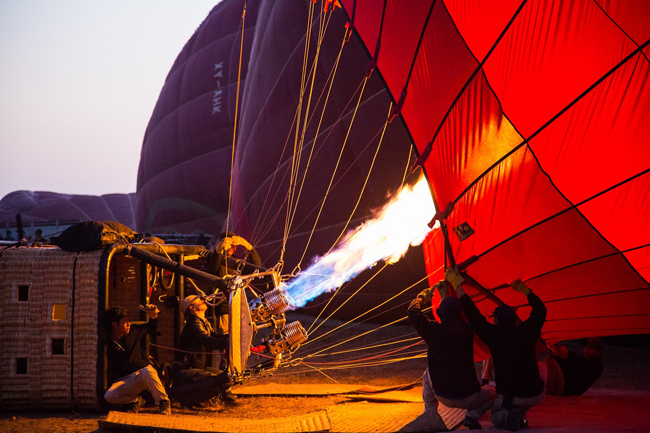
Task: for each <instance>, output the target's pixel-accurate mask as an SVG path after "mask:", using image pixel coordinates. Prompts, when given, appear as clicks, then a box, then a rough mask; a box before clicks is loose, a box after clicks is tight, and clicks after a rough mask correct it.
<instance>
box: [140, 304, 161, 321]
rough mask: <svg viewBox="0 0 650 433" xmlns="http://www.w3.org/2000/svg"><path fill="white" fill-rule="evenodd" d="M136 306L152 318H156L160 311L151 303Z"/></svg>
mask: <svg viewBox="0 0 650 433" xmlns="http://www.w3.org/2000/svg"><path fill="white" fill-rule="evenodd" d="M138 308H140V311H144V313H145V314H146V315H147V316H149V317H150V318H152V319H155V318H157V317H158V313H160V310H159V309H158V307H157V306H155V305H153V304H147V305H140V306H139V307H138Z"/></svg>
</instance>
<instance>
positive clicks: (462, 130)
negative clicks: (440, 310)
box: [341, 0, 650, 341]
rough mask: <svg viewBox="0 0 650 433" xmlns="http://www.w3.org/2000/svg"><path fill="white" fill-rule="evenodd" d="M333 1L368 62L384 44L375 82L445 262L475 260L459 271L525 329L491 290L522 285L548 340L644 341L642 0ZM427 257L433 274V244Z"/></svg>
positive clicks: (647, 102)
mask: <svg viewBox="0 0 650 433" xmlns="http://www.w3.org/2000/svg"><path fill="white" fill-rule="evenodd" d="M341 3H342V4H343V7H344V9H345V10H346V12H347V14H348V15H349V16H350V17H354V20H353V22H352V24H353V26H354V28H355V30H356V31H357V32H358V35H359V36H360V37H361V39H362V40H363V42H364V43H365V45H366V47H367V48H368V51H370V52H373V53H374V52H375V47H376V46H377V42H378V40H379V39H380V40H381V48H380V51H379V53H380V55H379V56H378V58H377V60H378V62H377V72H378V73H380V74H381V76H382V77H383V79H384V80H385V81H386V84H387V87H388V89H389V91H390V93H391V95H392V97H393V99H394V100H395V101H398V100H400V97H401V95H403V94H404V92H405V94H406V97H405V98H404V100H403V105H402V109H401V116H402V119H403V121H404V123H405V124H406V125H407V128H408V130H409V132H410V135H411V137H412V138H413V141H414V144H415V145H416V147H417V149H418V151H419V154H420V155H421V162H422V163H423V168H424V171H425V172H426V174H427V176H428V179H429V181H430V183H431V186H432V191H433V195H434V198H435V200H436V202H437V204H438V205H439V207H440V208H444V207H445V206H446V205H447V204H448V203H453V204H454V208H453V211H452V212H451V214H450V216H449V219H448V226H449V229H450V241H451V249H452V252H453V255H454V257H455V258H456V260H457V261H458V262H462V261H463V260H465V259H468V258H469V257H471V256H473V255H476V256H477V257H478V258H479V260H478V261H477V262H476V263H474V264H472V265H470V266H469V267H468V268H467V273H468V274H469V275H470V276H471V277H472V278H474V279H475V280H476V281H477V282H478V283H479V284H480V285H481V286H482V287H483V288H486V289H488V290H489V289H493V288H496V289H494V290H491V293H492V294H494V295H496V296H497V297H498V298H499V299H500V300H501V301H503V302H505V303H507V304H509V305H513V306H522V307H521V308H520V311H518V312H519V314H520V316H521V317H523V318H525V317H527V316H528V311H529V310H528V309H527V308H526V307H525V306H523V305H524V304H526V302H525V300H524V299H523V298H522V297H521V295H520V294H518V293H515V292H514V291H512V290H510V289H508V288H497V287H498V286H500V285H503V284H505V283H509V282H511V281H512V280H514V279H516V278H522V279H523V280H524V281H525V282H526V283H527V284H528V285H529V286H530V287H531V288H532V289H533V290H534V291H535V292H536V293H537V294H538V295H539V296H540V297H541V298H542V300H543V301H544V302H545V304H546V305H547V307H548V317H547V322H546V324H545V326H544V330H543V335H542V337H543V338H545V339H547V340H552V341H557V340H564V339H572V338H581V337H587V336H592V335H600V336H605V335H618V334H635V333H648V332H650V311H649V306H650V290H649V289H650V287H649V284H648V280H649V279H650V228H649V227H648V222H650V198H649V197H650V194H649V193H650V145H648V143H650V122H648V116H649V115H650V86H648V83H649V80H648V78H649V77H650V74H649V69H650V63H649V61H648V54H649V52H648V51H649V48H648V43H649V42H650V40H649V38H650V26H648V25H647V23H648V22H650V3H648V2H618V1H593V0H576V1H571V2H551V1H528V2H527V1H523V2H521V1H510V2H507V1H504V2H474V3H473V4H472V6H471V7H470V6H468V4H467V2H464V1H458V0H456V1H454V0H444V1H440V0H438V1H434V0H428V1H418V2H408V4H406V3H405V2H403V1H399V0H386V1H385V2H384V1H383V0H382V1H379V0H341ZM462 223H467V224H468V225H469V226H470V227H471V228H472V229H473V230H474V232H475V233H474V234H473V235H472V236H470V237H468V238H467V239H466V240H464V241H460V239H459V238H458V237H457V236H456V235H455V234H454V232H453V231H451V229H452V228H454V227H457V226H459V225H460V224H462ZM425 255H426V256H427V265H428V269H429V270H430V272H431V271H432V270H433V269H437V268H438V267H439V266H440V264H441V263H442V257H443V253H442V236H441V235H440V233H438V232H433V233H432V234H431V235H430V237H429V238H428V240H427V241H426V242H425ZM440 277H441V275H440V273H438V274H436V275H432V276H431V280H432V281H437V280H438V279H439V278H440ZM479 290H480V289H479ZM469 291H470V294H471V295H472V296H474V297H475V299H476V300H477V301H478V306H479V307H480V308H481V310H482V311H483V312H484V313H488V314H489V313H490V312H491V311H492V310H493V309H494V307H495V306H496V304H495V303H494V302H492V301H490V300H487V299H486V298H485V296H484V295H483V294H482V293H480V292H477V291H476V290H473V289H470V290H469Z"/></svg>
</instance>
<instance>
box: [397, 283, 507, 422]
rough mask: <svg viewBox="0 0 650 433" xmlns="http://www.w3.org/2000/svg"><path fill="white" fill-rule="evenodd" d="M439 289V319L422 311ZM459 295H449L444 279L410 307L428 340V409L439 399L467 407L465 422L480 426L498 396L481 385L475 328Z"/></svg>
mask: <svg viewBox="0 0 650 433" xmlns="http://www.w3.org/2000/svg"><path fill="white" fill-rule="evenodd" d="M436 289H437V290H438V292H439V294H440V297H441V299H442V300H441V302H440V305H439V306H438V309H437V310H436V312H437V313H438V317H439V318H440V322H437V321H436V320H432V319H430V318H429V317H427V316H426V315H425V314H424V313H423V309H424V308H425V307H427V306H429V305H431V299H432V297H433V291H434V290H436ZM461 310H462V307H461V304H460V301H459V300H458V298H456V297H453V296H449V289H448V283H447V281H445V280H441V281H440V282H438V283H437V284H436V285H435V286H434V287H432V288H430V289H426V290H424V291H423V292H421V293H420V294H419V295H418V296H417V297H416V298H415V299H414V300H413V301H411V304H410V305H409V308H408V319H409V322H410V323H411V326H413V328H414V329H415V330H416V331H417V332H418V334H419V335H420V337H422V339H423V340H424V341H425V342H426V344H427V348H428V349H427V360H428V367H429V368H428V370H427V371H426V372H425V377H424V381H423V399H424V403H425V412H426V411H427V410H430V409H432V408H435V405H436V403H435V402H436V401H439V402H440V403H442V404H443V405H444V406H446V407H451V408H459V409H466V410H467V412H466V414H465V418H464V420H463V425H464V426H466V427H468V428H470V429H480V428H481V424H480V423H479V420H480V419H481V417H482V416H483V414H485V412H487V411H488V410H489V409H490V408H491V407H492V405H493V403H494V401H495V400H496V391H495V390H494V388H492V387H489V386H484V387H481V385H480V384H479V382H478V379H477V377H476V370H475V369H474V331H473V330H472V327H471V326H470V325H469V324H468V323H467V322H466V321H465V320H463V318H462V317H461Z"/></svg>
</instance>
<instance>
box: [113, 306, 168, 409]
mask: <svg viewBox="0 0 650 433" xmlns="http://www.w3.org/2000/svg"><path fill="white" fill-rule="evenodd" d="M144 311H145V312H146V314H147V315H148V316H149V319H150V320H149V322H148V323H144V322H134V323H131V322H130V320H129V316H128V312H127V310H126V309H125V308H122V307H112V308H110V309H109V310H108V311H106V324H107V325H108V326H107V328H108V329H109V331H108V332H109V333H110V336H109V339H108V348H107V355H108V366H109V370H110V371H111V372H112V374H113V377H117V378H118V379H117V380H116V381H115V382H114V383H113V384H112V385H111V386H110V388H108V390H107V391H106V393H105V394H104V399H105V400H106V401H107V402H108V403H111V404H120V405H126V407H127V410H128V411H129V412H133V413H138V411H139V410H140V408H141V407H142V406H143V405H144V403H145V400H144V399H143V398H142V397H141V396H140V394H141V393H142V392H143V391H146V390H149V391H150V392H151V395H152V396H153V398H154V400H155V402H156V405H157V406H158V408H159V409H160V413H162V414H164V415H171V413H172V412H171V404H170V401H169V397H168V396H167V393H166V392H165V387H164V386H163V384H162V382H161V381H160V377H159V376H158V372H157V371H156V369H155V368H154V366H153V365H151V363H150V362H149V359H145V353H146V352H145V351H144V350H143V346H142V344H143V341H142V338H143V337H144V336H145V335H147V334H154V333H155V332H156V329H157V327H158V320H157V319H156V318H157V317H158V313H159V310H158V308H157V307H156V306H154V305H147V308H144Z"/></svg>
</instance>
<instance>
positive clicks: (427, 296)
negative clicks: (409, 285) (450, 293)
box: [418, 287, 433, 304]
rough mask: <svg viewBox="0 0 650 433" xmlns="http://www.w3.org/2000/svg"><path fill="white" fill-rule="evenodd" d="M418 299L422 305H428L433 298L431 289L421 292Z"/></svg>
mask: <svg viewBox="0 0 650 433" xmlns="http://www.w3.org/2000/svg"><path fill="white" fill-rule="evenodd" d="M418 298H420V299H421V301H422V303H423V304H430V303H431V299H432V298H433V287H430V288H428V289H424V290H422V291H421V292H420V294H419V295H418Z"/></svg>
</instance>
